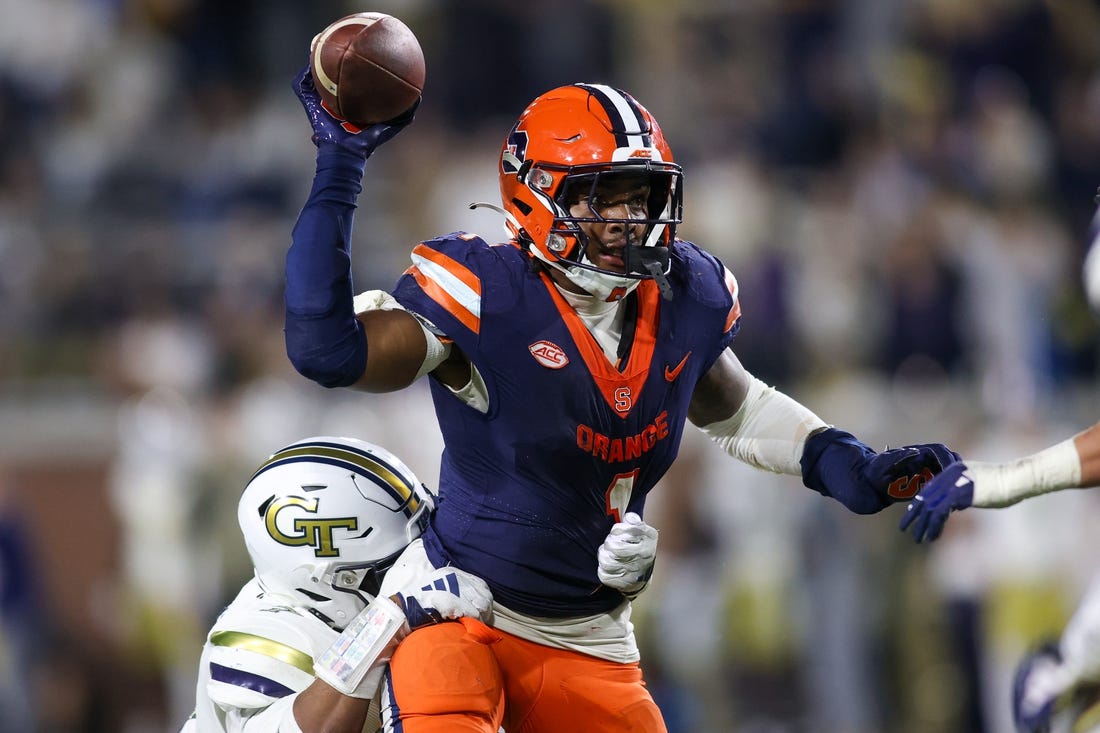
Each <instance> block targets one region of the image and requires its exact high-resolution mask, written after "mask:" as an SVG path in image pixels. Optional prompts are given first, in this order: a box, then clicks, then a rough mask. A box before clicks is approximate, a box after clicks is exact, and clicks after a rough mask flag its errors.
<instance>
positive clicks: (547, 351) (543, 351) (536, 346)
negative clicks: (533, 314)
mask: <svg viewBox="0 0 1100 733" xmlns="http://www.w3.org/2000/svg"><path fill="white" fill-rule="evenodd" d="M527 349H528V350H529V351H530V352H531V356H533V357H535V361H537V362H538V363H539V364H542V365H543V366H544V367H546V368H547V369H561V368H562V367H563V366H565V365H566V364H568V363H569V357H568V356H566V355H565V352H564V351H563V350H562V348H561V347H560V346H558V345H557V344H555V343H554V342H552V341H546V340H543V341H536V342H535V343H533V344H531V345H530V346H528V347H527Z"/></svg>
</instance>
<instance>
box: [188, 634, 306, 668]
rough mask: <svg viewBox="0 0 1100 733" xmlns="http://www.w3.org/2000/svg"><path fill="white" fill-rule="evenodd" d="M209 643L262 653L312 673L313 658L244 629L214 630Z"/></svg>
mask: <svg viewBox="0 0 1100 733" xmlns="http://www.w3.org/2000/svg"><path fill="white" fill-rule="evenodd" d="M210 644H211V645H212V646H215V647H229V648H232V649H243V650H245V651H250V652H255V653H256V654H262V655H263V656H265V657H271V658H272V659H276V660H278V661H280V662H283V663H285V664H289V665H290V666H292V667H297V668H298V669H300V670H302V671H303V672H305V673H307V674H313V658H312V657H311V656H310V655H308V654H306V653H305V652H303V651H300V650H298V649H295V648H294V647H292V646H288V645H286V644H283V643H280V642H278V641H273V640H271V639H265V638H264V637H262V636H257V635H255V634H249V633H247V632H244V631H215V632H214V633H212V634H211V635H210Z"/></svg>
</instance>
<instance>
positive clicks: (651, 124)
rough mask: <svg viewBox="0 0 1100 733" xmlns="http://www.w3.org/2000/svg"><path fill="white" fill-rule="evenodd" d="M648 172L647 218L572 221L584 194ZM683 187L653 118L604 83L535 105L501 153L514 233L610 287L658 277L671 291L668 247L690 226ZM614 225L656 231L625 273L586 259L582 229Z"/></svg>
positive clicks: (633, 250)
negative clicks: (679, 229)
mask: <svg viewBox="0 0 1100 733" xmlns="http://www.w3.org/2000/svg"><path fill="white" fill-rule="evenodd" d="M639 172H642V173H644V174H646V175H647V177H648V179H649V186H650V194H649V201H648V207H647V208H648V218H646V219H644V220H638V219H631V220H626V219H619V220H616V219H606V218H604V217H601V216H600V215H599V214H598V213H596V212H595V211H593V212H591V215H590V216H588V217H575V216H572V215H571V214H570V212H569V207H570V203H571V201H575V200H576V196H577V194H578V192H579V191H587V192H591V191H594V190H595V187H596V186H597V184H598V183H599V181H600V179H601V177H603V176H608V175H613V174H619V173H632V174H637V173H639ZM682 179H683V172H682V171H681V169H680V166H678V165H676V164H675V163H674V162H673V159H672V150H671V149H670V148H669V146H668V143H667V142H665V137H664V135H663V134H662V133H661V128H660V126H659V125H658V124H657V120H656V119H654V118H653V115H651V114H650V113H649V111H648V110H647V109H646V108H645V107H643V106H642V105H640V104H638V102H637V101H636V100H635V99H634V98H633V97H631V96H630V95H629V94H626V93H625V92H622V91H620V90H618V89H614V88H612V87H609V86H605V85H602V84H572V85H570V86H563V87H558V88H557V89H552V90H551V91H549V92H546V93H545V94H542V95H541V96H539V97H538V98H536V99H535V100H534V101H533V102H531V104H530V105H528V107H527V109H525V110H524V111H523V114H521V115H520V117H519V120H518V121H517V122H516V124H515V126H514V127H513V128H512V130H511V132H510V133H509V134H508V137H507V139H506V140H505V141H504V145H503V147H502V149H501V153H500V194H501V199H502V203H503V206H504V209H505V211H506V212H507V214H508V228H509V230H510V231H511V234H512V236H513V237H514V238H515V239H516V240H517V241H518V242H519V243H520V244H521V245H523V246H525V247H528V248H529V249H530V250H532V251H533V253H534V255H535V256H537V257H538V258H539V259H541V260H543V261H545V262H547V263H549V264H551V265H556V266H558V267H560V268H561V269H563V271H565V272H567V273H568V272H569V271H574V272H575V270H574V269H573V268H583V269H585V270H589V271H592V272H594V273H600V274H602V275H605V276H607V277H611V278H627V279H628V280H639V279H643V278H651V277H652V278H656V279H657V280H658V282H659V283H660V284H661V285H662V290H664V289H665V288H666V287H667V282H666V281H665V277H664V276H665V275H666V274H667V273H668V267H669V258H668V246H669V245H670V244H671V243H672V241H673V239H674V238H675V236H676V225H677V224H678V223H680V221H681V218H682V195H683V187H682ZM608 221H621V222H623V223H624V224H628V225H637V224H639V223H644V224H645V225H646V227H647V228H646V233H645V235H644V237H643V238H642V240H641V241H640V242H630V243H628V244H627V248H626V252H625V262H626V273H625V274H624V273H620V272H611V271H607V270H602V269H600V268H598V267H596V266H595V265H593V264H591V263H590V262H588V261H587V260H586V256H585V250H586V249H587V245H588V238H587V237H586V235H585V234H584V232H583V231H582V229H581V227H580V226H579V224H580V223H582V222H608ZM628 230H629V228H628ZM589 277H590V276H589Z"/></svg>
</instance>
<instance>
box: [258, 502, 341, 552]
mask: <svg viewBox="0 0 1100 733" xmlns="http://www.w3.org/2000/svg"><path fill="white" fill-rule="evenodd" d="M318 505H319V502H318V501H317V499H309V498H306V497H304V496H283V497H280V498H278V499H275V500H274V501H272V502H271V503H270V504H269V505H268V507H267V511H266V512H265V513H264V523H265V525H266V526H267V533H268V534H269V535H271V539H273V540H275V541H276V542H278V543H279V544H281V545H288V546H290V547H300V546H302V545H306V546H309V547H312V548H313V554H314V555H315V556H317V557H339V556H340V551H339V550H338V549H336V547H335V546H334V544H333V538H332V533H333V530H336V529H345V530H347V531H348V532H354V531H356V530H357V529H359V520H358V519H357V518H356V517H342V518H336V519H311V518H308V517H294V518H293V519H292V520H291V527H293V529H294V532H296V533H297V534H287V533H286V532H284V531H283V530H282V529H280V528H279V521H280V520H279V514H280V513H282V512H283V511H286V510H292V509H293V508H297V509H299V510H301V511H302V512H305V513H307V514H316V513H317V507H318ZM283 521H284V522H285V519H284V520H283Z"/></svg>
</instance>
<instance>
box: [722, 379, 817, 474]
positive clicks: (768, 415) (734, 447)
mask: <svg viewBox="0 0 1100 733" xmlns="http://www.w3.org/2000/svg"><path fill="white" fill-rule="evenodd" d="M751 379H752V381H751V382H750V384H749V390H748V393H747V394H746V396H745V401H744V402H743V403H741V407H740V408H739V409H738V410H737V412H736V413H734V414H733V416H732V417H729V418H727V419H725V420H721V421H719V422H715V423H711V424H710V425H704V426H703V427H702V428H700V429H701V430H702V431H703V432H704V433H706V434H707V436H709V437H710V439H711V440H713V441H714V442H715V443H717V444H718V445H720V446H722V449H723V450H725V451H726V452H727V453H729V454H730V455H731V456H733V457H734V458H736V459H738V460H740V461H744V462H745V463H748V464H749V465H751V466H755V467H756V468H761V469H763V470H765V471H772V472H773V473H785V474H790V475H792V476H798V475H800V474H801V473H802V468H801V465H800V460H801V458H802V451H803V448H804V447H805V445H806V438H807V436H809V435H810V433H812V432H813V431H814V430H817V429H819V428H825V427H828V425H826V423H825V421H824V420H822V419H821V418H819V417H818V416H817V415H815V414H814V413H813V412H811V411H810V410H809V409H808V408H806V407H804V406H803V405H801V404H799V403H798V402H796V401H794V400H793V399H791V398H790V397H788V396H787V395H785V394H783V393H782V392H780V391H778V390H776V389H775V388H774V387H769V386H768V385H766V384H764V382H762V381H760V380H759V379H757V378H756V377H752V378H751Z"/></svg>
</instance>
